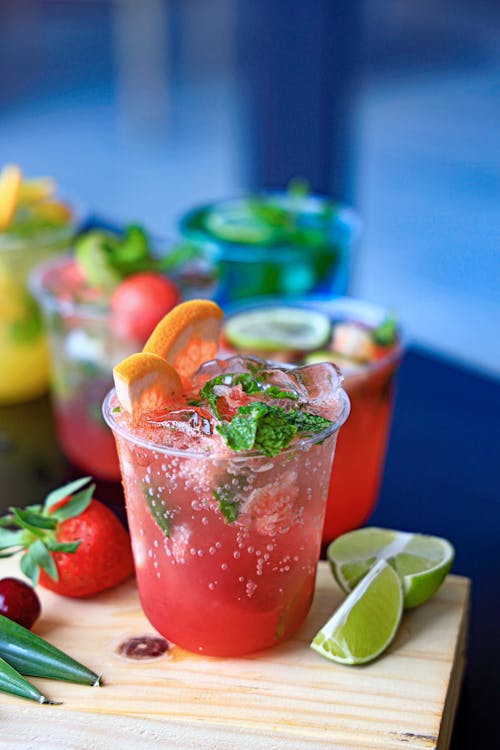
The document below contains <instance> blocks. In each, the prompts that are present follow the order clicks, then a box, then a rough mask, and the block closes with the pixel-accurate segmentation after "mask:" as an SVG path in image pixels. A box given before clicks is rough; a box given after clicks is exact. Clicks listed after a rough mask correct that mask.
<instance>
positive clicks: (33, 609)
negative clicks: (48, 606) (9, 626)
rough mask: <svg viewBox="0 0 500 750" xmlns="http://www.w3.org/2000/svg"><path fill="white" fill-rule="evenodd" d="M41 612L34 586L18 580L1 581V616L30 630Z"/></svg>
mask: <svg viewBox="0 0 500 750" xmlns="http://www.w3.org/2000/svg"><path fill="white" fill-rule="evenodd" d="M41 611H42V607H41V605H40V599H39V598H38V594H37V593H36V591H35V590H34V588H33V587H32V586H30V585H29V584H27V583H25V582H24V581H21V580H19V579H18V578H2V579H0V614H2V615H4V616H5V617H8V618H9V620H14V622H17V623H19V625H22V626H23V627H25V628H28V629H29V628H31V626H32V625H33V623H34V622H35V620H36V619H37V618H38V617H39V616H40V612H41Z"/></svg>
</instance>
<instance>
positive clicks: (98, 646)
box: [0, 560, 470, 750]
mask: <svg viewBox="0 0 500 750" xmlns="http://www.w3.org/2000/svg"><path fill="white" fill-rule="evenodd" d="M16 569H17V568H16V565H15V564H14V563H13V562H12V561H11V560H2V561H1V562H0V577H4V576H5V575H11V574H13V573H15V571H16ZM469 584H470V582H469V580H468V579H466V578H461V577H457V576H448V578H447V580H446V581H445V583H444V584H443V586H442V587H441V589H440V591H439V592H438V594H436V596H435V597H434V598H433V599H431V600H430V601H429V602H427V603H426V604H425V605H423V606H422V607H420V608H417V609H415V610H412V611H410V612H407V613H405V615H404V617H403V621H402V625H401V627H400V630H399V633H398V635H397V637H396V639H395V641H394V643H393V644H392V646H391V648H390V649H389V651H388V652H387V653H386V654H385V655H384V656H383V657H382V658H380V659H379V660H378V661H376V662H375V663H373V664H371V665H366V666H363V667H346V666H341V665H336V664H334V663H332V662H328V661H326V660H325V659H323V658H322V657H321V656H319V655H318V654H316V653H315V652H313V651H312V650H311V649H310V648H309V643H310V641H311V639H312V638H313V636H314V635H315V633H316V632H317V631H318V630H319V628H320V627H321V625H322V624H323V623H324V622H325V621H326V620H327V619H328V617H329V616H330V615H331V613H332V611H333V610H334V608H335V607H336V605H337V604H338V603H339V602H340V601H341V599H342V594H341V592H340V591H339V589H338V587H337V585H336V583H335V582H334V580H333V578H332V576H331V573H330V571H329V568H328V566H327V564H326V563H320V566H319V571H318V579H317V586H316V595H315V599H314V602H313V606H312V609H311V612H310V614H309V616H308V618H307V620H306V622H305V623H304V625H303V627H302V628H301V630H300V631H299V633H298V634H297V635H296V636H295V637H294V638H293V639H291V640H290V641H288V642H287V643H285V644H282V645H280V646H278V647H276V648H275V649H270V650H268V651H265V652H260V653H258V654H252V655H251V656H248V657H245V658H240V659H217V658H213V657H212V658H211V657H200V656H197V655H194V654H191V653H188V652H186V651H183V650H182V649H180V648H178V647H175V646H174V647H172V648H171V650H170V651H169V652H167V654H165V655H163V656H161V657H160V658H158V659H155V660H152V661H151V660H150V661H131V660H129V659H125V658H123V657H122V656H120V655H119V654H118V651H117V649H118V646H119V644H120V643H121V642H122V641H124V640H125V639H127V638H129V637H130V636H136V635H144V634H152V635H154V634H155V631H154V630H153V629H152V627H151V626H150V625H149V623H148V621H147V620H146V618H145V617H144V615H143V614H142V611H141V608H140V604H139V600H138V596H137V590H136V587H135V582H134V581H133V580H131V581H129V582H127V583H125V584H123V585H122V586H120V587H118V588H116V589H114V590H113V591H110V592H108V593H104V594H101V595H100V596H99V597H97V598H95V599H92V600H89V601H76V600H70V599H63V598H61V597H57V596H56V595H54V594H51V593H50V592H45V591H43V590H40V595H41V598H42V606H43V615H42V617H41V619H40V621H39V622H38V623H37V625H36V626H35V631H36V632H37V633H38V634H39V635H42V636H43V637H45V638H47V639H48V640H50V641H51V642H52V643H54V644H55V645H56V646H58V647H59V648H62V649H64V650H65V651H67V652H69V653H71V655H72V656H74V657H75V658H77V659H79V660H81V661H83V662H84V663H85V664H87V665H88V666H89V667H91V668H93V669H94V670H95V671H97V672H102V674H103V676H104V685H103V686H102V687H99V688H90V687H84V686H79V685H69V684H65V683H58V682H54V681H48V680H41V679H34V678H32V681H33V682H34V683H36V684H37V685H38V687H39V688H41V689H42V691H44V692H45V693H46V694H47V695H48V696H49V697H51V698H52V699H54V700H60V701H63V705H60V706H48V705H38V704H36V703H30V702H28V701H24V700H21V699H17V698H14V697H10V696H8V695H5V694H2V693H0V747H1V748H9V749H10V748H16V750H31V749H33V750H41V749H43V750H45V749H47V750H49V749H50V750H58V749H61V750H73V748H75V749H78V750H80V749H83V748H85V749H86V748H99V749H102V748H116V749H117V750H118V749H119V750H122V749H123V750H129V749H130V750H137V749H139V750H142V749H143V748H144V749H145V748H160V747H161V748H179V749H182V750H184V749H186V750H187V748H189V749H190V750H191V749H192V748H201V749H202V750H208V749H210V750H236V749H237V748H245V749H248V750H253V748H255V749H257V748H258V749H259V750H281V748H283V749H284V748H287V750H299V749H300V750H303V749H304V750H305V749H307V750H313V749H314V748H317V749H318V750H321V748H335V749H339V750H341V749H344V748H346V749H347V748H358V749H359V750H368V749H374V748H383V749H384V750H393V748H400V750H411V749H414V750H423V749H425V750H429V749H430V748H437V749H438V750H445V748H447V747H448V745H449V741H450V735H451V728H452V724H453V717H454V713H455V709H456V704H457V700H458V695H459V691H460V684H461V679H462V671H463V664H464V652H465V644H466V631H467V613H468V601H469Z"/></svg>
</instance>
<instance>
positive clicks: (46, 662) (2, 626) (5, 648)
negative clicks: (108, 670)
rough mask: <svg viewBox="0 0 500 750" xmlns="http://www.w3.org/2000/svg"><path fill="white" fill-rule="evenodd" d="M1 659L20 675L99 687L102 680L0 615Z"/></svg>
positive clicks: (61, 652)
mask: <svg viewBox="0 0 500 750" xmlns="http://www.w3.org/2000/svg"><path fill="white" fill-rule="evenodd" d="M0 657H1V658H2V659H5V661H6V662H8V663H9V664H10V665H11V667H13V668H14V669H16V670H18V672H20V673H21V674H24V675H30V676H31V677H46V678H48V679H53V680H63V681H65V682H75V683H78V684H80V685H94V686H95V685H100V684H101V677H100V676H99V675H98V674H96V673H95V672H93V671H92V670H90V669H88V668H87V667H85V666H84V665H83V664H80V662H78V661H76V660H75V659H73V658H72V657H71V656H69V655H68V654H65V653H64V652H63V651H61V650H60V649H58V648H56V647H55V646H53V645H52V644H51V643H49V642H48V641H46V640H44V639H43V638H40V636H38V635H36V634H35V633H32V632H31V630H28V629H27V628H23V627H22V625H18V623H17V622H14V621H13V620H9V618H8V617H4V616H3V615H0Z"/></svg>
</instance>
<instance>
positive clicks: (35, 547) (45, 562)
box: [26, 539, 59, 581]
mask: <svg viewBox="0 0 500 750" xmlns="http://www.w3.org/2000/svg"><path fill="white" fill-rule="evenodd" d="M26 554H27V555H29V557H30V558H31V560H33V562H34V564H35V565H38V566H39V567H40V568H43V569H44V570H45V572H46V573H48V575H49V576H50V577H51V578H52V579H53V580H54V581H58V580H59V572H58V570H57V565H56V564H55V562H54V558H53V557H52V555H51V554H50V552H49V550H48V549H47V547H46V546H45V544H44V543H43V542H42V540H41V539H37V541H36V542H33V544H32V545H31V546H30V547H29V549H28V551H27V553H26Z"/></svg>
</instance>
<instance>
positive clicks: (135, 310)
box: [111, 271, 180, 342]
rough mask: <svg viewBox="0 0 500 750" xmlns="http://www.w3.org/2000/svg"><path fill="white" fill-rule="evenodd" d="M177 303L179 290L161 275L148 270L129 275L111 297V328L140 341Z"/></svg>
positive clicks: (144, 339) (148, 334)
mask: <svg viewBox="0 0 500 750" xmlns="http://www.w3.org/2000/svg"><path fill="white" fill-rule="evenodd" d="M179 300H180V294H179V290H178V289H177V287H176V285H175V284H174V282H173V281H171V280H170V279H167V278H165V276H162V275H161V274H159V273H153V272H151V271H145V272H143V273H136V274H133V275H132V276H129V277H128V278H127V279H125V280H124V281H122V283H121V284H120V285H119V286H117V288H116V289H115V291H114V292H113V295H112V297H111V310H112V313H113V327H114V329H115V331H116V332H117V333H119V334H120V335H122V336H126V337H128V338H131V339H134V340H135V341H140V342H144V341H146V339H147V338H148V337H149V336H150V334H151V333H152V331H153V328H154V327H155V326H156V324H157V323H159V322H160V320H161V319H162V318H163V317H164V316H165V315H166V314H167V313H168V312H170V310H171V309H172V308H173V307H175V305H176V304H177V303H178V302H179Z"/></svg>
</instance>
